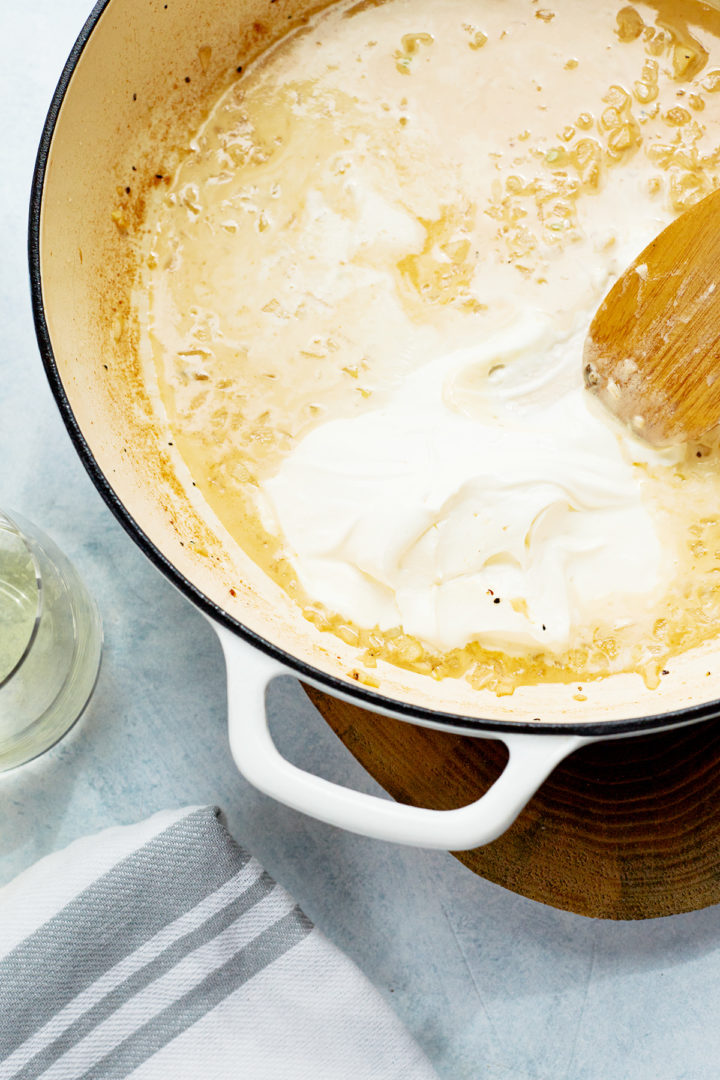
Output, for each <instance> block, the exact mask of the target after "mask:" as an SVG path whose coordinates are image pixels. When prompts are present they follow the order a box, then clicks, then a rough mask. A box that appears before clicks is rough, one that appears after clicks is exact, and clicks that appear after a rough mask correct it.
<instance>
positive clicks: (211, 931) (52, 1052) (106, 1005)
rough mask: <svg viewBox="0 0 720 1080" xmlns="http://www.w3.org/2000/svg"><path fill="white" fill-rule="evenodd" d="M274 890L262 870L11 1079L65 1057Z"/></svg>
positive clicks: (25, 1079) (24, 1079)
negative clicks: (93, 1031) (222, 905)
mask: <svg viewBox="0 0 720 1080" xmlns="http://www.w3.org/2000/svg"><path fill="white" fill-rule="evenodd" d="M274 888H275V882H274V881H273V879H272V878H271V877H270V875H269V874H268V873H267V872H265V871H263V872H262V873H261V874H260V875H259V876H258V877H257V878H256V880H255V881H254V882H253V883H252V884H251V885H250V886H249V887H248V888H247V889H246V890H245V891H244V892H243V893H241V894H240V896H238V897H235V898H233V900H232V901H231V902H230V903H229V904H227V905H226V906H225V907H224V908H221V910H220V911H218V912H216V914H215V915H212V916H211V917H210V918H209V919H207V921H206V922H204V923H203V924H202V926H199V927H197V928H196V929H195V930H192V931H190V932H189V933H187V934H185V936H184V937H182V938H179V939H178V940H177V941H176V942H174V943H173V944H172V945H171V946H170V947H169V948H167V949H166V950H165V951H164V952H163V953H161V954H160V956H158V957H156V958H155V959H154V960H151V961H150V963H148V964H146V965H145V966H144V967H143V968H141V969H140V970H139V971H136V972H135V974H134V975H132V976H130V978H129V979H126V980H125V982H123V983H122V984H121V985H120V986H118V987H116V988H115V989H114V990H112V991H111V992H110V993H109V994H106V995H105V997H104V998H102V1000H101V1001H99V1002H98V1003H97V1005H95V1006H93V1008H91V1009H88V1011H87V1012H86V1013H84V1014H83V1015H82V1016H80V1017H78V1019H77V1020H76V1021H75V1023H74V1024H71V1025H70V1027H68V1028H66V1029H65V1031H63V1032H62V1033H61V1034H60V1035H58V1037H57V1038H56V1039H54V1040H53V1042H52V1043H50V1044H49V1045H48V1046H46V1047H45V1048H44V1049H43V1050H42V1051H40V1052H39V1053H38V1054H36V1055H35V1057H34V1058H32V1060H31V1061H29V1062H28V1063H27V1065H26V1066H25V1068H24V1069H21V1070H20V1071H19V1072H17V1073H13V1080H34V1078H35V1077H38V1076H40V1075H41V1074H42V1073H43V1072H45V1070H46V1069H49V1068H50V1066H51V1065H52V1064H53V1063H54V1062H55V1061H57V1059H58V1058H59V1057H61V1056H62V1055H63V1054H66V1053H67V1052H68V1050H70V1049H71V1048H72V1047H73V1046H75V1044H76V1043H78V1042H80V1040H81V1039H84V1038H85V1036H86V1035H88V1034H89V1033H90V1032H91V1031H92V1030H93V1029H94V1028H96V1027H97V1026H98V1024H101V1023H102V1022H103V1021H104V1020H106V1019H107V1018H108V1016H110V1015H111V1014H112V1013H114V1012H115V1011H116V1010H117V1009H119V1008H120V1007H121V1006H122V1005H124V1003H125V1002H126V1001H128V1000H129V999H130V998H131V997H134V996H135V994H137V993H139V992H140V991H141V990H143V989H144V988H145V987H146V986H148V985H149V984H150V983H151V982H154V980H155V979H158V978H159V977H160V976H161V975H164V974H165V972H166V971H168V970H169V969H170V968H172V967H174V966H175V965H176V964H177V963H179V961H180V960H182V959H183V958H184V957H185V956H187V955H188V953H190V952H192V951H193V950H194V949H197V948H199V947H200V946H201V945H204V944H205V943H206V942H207V941H210V940H211V939H212V938H214V937H217V935H218V934H220V933H222V931H223V930H226V929H227V928H228V927H229V926H231V925H232V923H234V922H236V921H237V920H238V919H239V918H240V917H241V916H242V915H244V914H245V913H246V912H247V911H249V910H250V908H252V907H254V906H255V904H257V903H259V902H260V900H262V899H263V898H264V897H265V896H268V895H269V894H270V893H271V892H272V890H273V889H274Z"/></svg>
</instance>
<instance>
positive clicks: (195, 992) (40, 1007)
mask: <svg viewBox="0 0 720 1080" xmlns="http://www.w3.org/2000/svg"><path fill="white" fill-rule="evenodd" d="M127 1076H132V1077H136V1078H138V1080H150V1078H152V1080H164V1078H167V1080H179V1078H183V1077H187V1078H192V1080H215V1078H217V1080H220V1078H223V1080H225V1078H228V1080H229V1078H232V1080H240V1078H246V1077H247V1078H248V1080H325V1078H327V1080H345V1078H348V1080H366V1078H367V1080H426V1078H427V1080H430V1078H432V1077H434V1076H435V1073H434V1072H433V1070H432V1068H431V1067H430V1065H429V1063H428V1061H427V1059H426V1058H425V1056H424V1055H423V1054H422V1053H421V1051H420V1050H419V1048H418V1047H417V1046H416V1044H415V1043H414V1042H413V1041H412V1039H411V1038H410V1036H409V1035H408V1033H407V1031H406V1030H405V1029H404V1028H403V1026H402V1025H401V1024H400V1022H399V1020H398V1019H397V1018H396V1017H395V1015H394V1014H393V1013H392V1011H391V1010H390V1009H389V1008H388V1007H387V1005H386V1004H385V1002H384V1001H383V999H382V997H381V996H380V994H379V993H378V992H377V991H376V990H375V989H374V988H373V987H372V986H371V984H370V983H369V982H368V980H367V979H366V978H365V976H364V975H362V974H361V972H360V971H359V970H358V969H357V968H356V967H355V966H354V964H352V963H351V962H350V961H349V960H348V959H347V957H345V956H344V955H343V954H342V953H341V952H339V951H338V950H337V949H336V948H335V947H334V946H333V945H331V944H330V942H328V941H327V940H326V939H325V938H324V937H323V936H322V934H321V933H320V932H319V931H318V930H316V929H315V928H314V927H313V925H312V923H311V922H310V921H309V919H308V918H307V916H306V915H304V914H303V912H302V911H301V910H300V908H299V907H298V906H297V905H296V904H295V902H294V901H293V899H292V898H291V897H290V896H288V894H287V893H286V892H285V891H284V890H283V889H282V888H280V886H279V885H277V884H276V883H275V882H274V881H273V879H272V878H271V877H270V876H269V874H267V873H266V872H265V871H264V870H263V868H262V867H261V866H260V865H259V864H258V863H257V861H256V860H255V859H254V858H252V857H251V856H249V855H248V854H247V853H246V852H244V851H243V850H242V849H241V848H239V847H238V846H237V844H236V843H235V842H234V841H233V839H232V837H230V836H229V834H228V833H227V831H226V829H225V828H224V826H223V824H222V822H221V820H220V812H219V811H218V810H217V809H216V808H214V807H201V808H191V809H185V810H179V811H173V812H163V813H160V814H156V815H155V816H154V817H152V818H150V819H149V820H148V821H145V822H142V823H141V824H139V825H135V826H130V827H126V828H116V829H108V830H106V831H105V832H102V833H100V834H99V835H97V836H94V837H89V838H87V839H83V840H78V841H76V842H75V843H74V844H71V845H70V847H68V848H66V849H65V851H61V852H58V853H56V854H54V855H50V856H48V857H47V858H45V859H42V860H41V861H40V862H39V863H37V865H36V866H34V867H31V869H30V870H28V871H26V872H25V873H24V874H21V875H20V877H19V878H17V879H16V880H15V881H14V882H12V883H11V884H10V885H8V886H6V887H5V888H4V889H0V1080H10V1078H13V1080H31V1078H33V1077H43V1080H75V1078H78V1080H79V1078H80V1077H82V1078H83V1080H115V1078H119V1077H127Z"/></svg>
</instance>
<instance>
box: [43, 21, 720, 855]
mask: <svg viewBox="0 0 720 1080" xmlns="http://www.w3.org/2000/svg"><path fill="white" fill-rule="evenodd" d="M314 2H315V0H311V2H308V0H237V2H232V0H230V2H228V0H203V3H202V4H198V3H197V2H196V0H168V2H167V3H165V2H163V0H101V2H100V3H98V4H97V6H96V7H95V9H94V10H93V12H92V13H91V15H90V17H89V19H88V21H87V23H86V25H85V27H84V28H83V30H82V32H81V34H80V36H79V38H78V40H77V43H76V44H75V47H74V48H73V50H72V53H71V54H70V57H69V59H68V61H67V64H66V67H65V69H64V71H63V74H62V77H61V79H60V83H59V85H58V88H57V91H56V93H55V96H54V98H53V101H52V105H51V108H50V111H49V115H48V118H47V122H46V125H45V129H44V131H43V135H42V141H41V144H40V149H39V153H38V159H37V167H36V172H35V178H34V184H33V191H32V202H31V213H30V272H31V281H32V295H33V304H34V314H35V322H36V328H37V335H38V340H39V343H40V349H41V352H42V356H43V360H44V363H45V367H46V369H47V374H48V377H49V380H50V384H51V386H52V389H53V392H54V394H55V397H56V399H57V402H58V405H59V407H60V410H61V412H62V415H63V417H64V420H65V423H66V425H67V428H68V431H69V433H70V436H71V438H72V440H73V442H74V444H75V447H76V449H77V451H78V453H79V455H80V457H81V458H82V461H83V463H84V464H85V467H86V468H87V470H88V472H89V473H90V476H91V477H92V479H93V481H94V482H95V484H96V486H97V488H98V490H99V491H100V493H101V495H102V496H103V498H104V499H105V500H106V502H107V504H108V505H109V507H110V508H111V510H112V511H113V513H114V514H115V515H116V516H117V518H118V519H119V521H120V522H121V524H122V525H123V526H124V527H125V529H126V530H127V531H128V533H129V534H130V535H131V536H132V538H133V539H134V540H135V542H136V543H137V544H138V545H139V546H140V548H141V549H142V550H143V551H144V552H145V554H146V555H147V556H148V557H149V558H150V559H151V560H152V561H153V562H154V563H155V564H156V566H158V567H159V568H160V570H162V572H163V573H164V574H165V575H166V576H167V577H168V578H169V579H170V581H172V582H173V583H174V584H175V585H176V586H177V587H178V588H179V589H180V590H181V591H182V592H183V593H185V595H186V596H187V597H188V598H189V599H190V600H191V601H192V602H193V603H194V604H195V605H196V606H197V607H198V608H199V609H200V610H201V611H203V612H204V613H205V615H207V617H208V618H209V619H210V620H211V622H212V623H213V625H214V627H215V629H216V630H217V633H218V636H219V638H220V641H221V643H222V646H223V649H224V652H225V657H226V661H227V672H228V698H229V714H230V741H231V746H232V752H233V755H234V757H235V760H236V762H237V765H238V767H239V769H240V770H241V772H242V773H243V774H244V775H245V776H246V777H247V779H248V780H249V781H250V782H251V783H253V784H255V785H256V786H257V787H258V788H260V789H261V790H263V791H265V792H266V793H268V794H270V795H272V796H274V797H275V798H277V799H279V800H281V801H282V802H284V803H286V804H287V805H289V806H292V807H294V808H295V809H297V810H301V811H304V812H305V813H307V814H311V815H313V816H314V817H317V818H320V819H321V820H324V821H327V822H330V823H332V824H335V825H339V826H343V827H344V828H347V829H351V830H354V831H356V832H359V833H363V834H365V835H368V836H374V837H379V838H382V839H385V840H393V841H398V842H402V843H408V844H417V845H421V846H426V847H436V848H445V849H453V850H460V849H465V848H471V847H475V846H478V845H480V844H484V843H487V842H489V841H490V840H492V839H494V838H495V837H496V836H498V835H499V834H500V833H501V832H502V831H503V830H504V829H506V828H507V827H508V825H509V824H510V823H511V822H512V821H513V820H514V818H515V817H516V816H517V814H518V813H519V811H520V810H521V809H522V807H523V806H524V805H525V803H526V802H527V801H528V799H529V798H530V797H531V796H532V794H533V793H534V792H535V791H536V790H537V788H538V787H539V785H540V784H541V783H542V782H543V780H544V779H545V778H546V777H547V775H548V774H549V773H550V772H551V771H552V769H553V768H554V766H555V765H556V764H557V763H558V762H559V761H560V760H562V759H563V758H564V757H565V756H567V755H568V754H570V753H572V752H573V751H574V750H575V749H576V748H578V747H579V746H581V745H584V744H586V743H587V742H591V741H593V740H599V739H611V738H614V739H619V738H627V737H630V736H633V735H638V734H641V733H647V732H649V731H653V730H661V729H664V728H669V727H672V726H675V725H681V724H690V723H694V722H697V721H700V720H705V719H708V718H710V717H713V716H715V715H717V714H718V711H719V704H720V703H719V702H718V700H717V698H718V696H720V654H719V652H718V647H717V645H716V644H714V643H710V644H708V645H707V646H705V647H703V648H701V649H697V650H695V651H693V652H688V653H686V654H685V655H682V656H679V657H678V658H677V659H675V661H674V662H673V665H672V678H671V679H665V680H663V681H662V683H661V685H660V687H659V688H658V689H656V690H652V691H650V690H648V689H646V687H645V686H644V684H643V683H642V681H641V679H640V678H639V676H637V675H616V676H611V677H608V678H605V679H601V680H598V681H595V682H592V681H591V682H587V683H585V684H584V689H585V693H586V696H587V700H586V701H585V702H582V703H579V702H577V701H575V700H574V699H573V694H574V693H576V687H575V686H574V685H565V684H543V685H539V686H536V687H521V688H519V689H518V690H516V692H515V693H514V694H513V695H512V696H510V697H502V698H501V697H497V696H495V695H494V694H493V693H491V692H488V691H477V690H473V689H472V688H471V687H470V686H469V685H468V684H467V683H465V682H464V681H463V680H459V679H458V680H455V679H445V680H444V681H440V682H436V681H435V680H433V679H431V678H428V677H426V676H420V675H414V674H411V673H408V672H404V671H401V670H400V669H391V668H390V667H387V668H385V669H384V670H383V673H382V681H381V685H380V687H379V689H378V690H377V691H374V690H371V689H369V688H367V687H365V686H363V685H361V684H359V683H357V682H356V681H354V680H353V679H352V678H351V677H350V675H349V672H351V671H352V669H353V668H354V667H355V666H356V665H357V658H356V656H355V655H354V653H353V650H352V648H350V647H349V646H345V645H343V644H342V642H340V641H339V640H337V639H335V638H334V637H333V636H331V635H328V634H325V635H323V634H321V633H320V632H319V631H317V630H316V629H315V628H314V627H313V626H312V625H311V624H310V623H308V622H307V621H306V620H305V619H304V618H302V616H301V615H300V614H299V612H298V611H297V610H296V609H295V608H294V607H293V605H292V603H291V602H290V600H289V599H288V597H287V596H286V594H285V593H284V592H282V591H281V590H280V588H279V587H277V586H276V585H275V584H274V583H273V582H272V581H270V580H269V579H268V578H267V577H266V576H265V575H264V574H263V573H262V572H261V571H260V570H259V568H258V567H257V566H256V565H255V564H254V563H253V562H252V561H251V560H250V559H249V558H248V556H247V555H245V553H244V552H243V551H242V550H241V549H240V548H239V547H238V545H237V544H236V543H235V542H234V541H233V540H232V538H231V537H230V536H229V535H228V533H227V532H226V531H225V530H224V528H223V526H222V525H221V523H220V522H219V521H218V520H217V519H216V518H215V517H214V516H213V514H212V513H211V511H210V510H209V508H208V507H207V505H205V504H204V503H203V501H202V500H201V498H199V497H198V496H197V493H196V489H193V487H192V485H190V484H188V482H187V481H185V480H184V478H183V471H182V467H181V465H180V463H179V462H178V460H177V459H176V458H175V457H174V456H173V454H174V448H173V447H172V446H170V445H168V444H169V443H171V442H172V438H171V436H170V433H169V431H168V430H167V428H166V426H165V422H164V420H163V419H161V418H158V416H157V414H156V412H155V411H154V410H153V408H152V405H151V402H150V400H149V398H148V395H147V390H146V388H145V387H144V386H143V382H142V380H141V378H140V361H139V349H140V347H141V346H140V343H139V342H138V340H137V334H136V332H135V329H134V327H133V322H132V318H131V315H130V310H129V304H128V281H130V280H131V279H132V275H133V272H134V258H135V244H134V235H135V230H136V228H137V227H140V226H141V223H142V215H143V206H144V204H145V201H146V199H147V198H148V196H149V195H150V193H151V192H152V190H153V189H154V188H155V187H156V186H157V185H162V184H163V183H165V178H166V177H167V176H168V175H169V174H170V173H171V171H172V170H173V168H174V165H175V163H176V161H177V153H178V151H177V147H178V146H179V145H180V139H181V134H182V132H183V130H187V128H188V125H190V124H192V123H194V122H198V121H199V120H200V118H201V117H202V112H203V108H204V103H205V102H207V98H208V95H211V94H213V93H215V92H217V91H219V90H220V89H221V88H222V86H224V85H226V84H227V83H228V82H229V80H230V79H231V77H233V75H234V74H235V73H236V70H237V69H238V68H241V67H242V66H243V65H245V64H247V63H248V62H249V61H250V60H251V59H252V57H253V56H254V55H256V54H257V52H258V50H260V49H261V48H262V47H263V44H264V43H266V42H268V41H270V40H272V39H273V38H274V37H276V36H277V35H278V34H279V33H280V32H283V31H286V30H288V29H292V28H293V27H294V26H296V25H298V24H299V23H300V22H301V21H302V18H303V14H304V12H305V13H307V12H309V11H310V10H311V7H312V5H313V4H314ZM288 672H290V673H292V674H295V675H297V676H299V677H300V678H302V679H303V680H304V681H305V682H307V683H311V684H313V685H314V686H316V687H319V688H320V689H322V690H324V691H326V692H328V693H330V694H334V695H336V696H338V697H342V698H345V699H346V700H348V701H350V702H353V703H355V704H359V705H364V706H367V707H370V708H372V709H373V710H374V711H375V712H378V713H381V714H387V715H389V716H394V717H398V718H400V719H402V720H405V721H408V722H409V723H414V724H421V725H426V726H429V727H433V728H438V729H443V730H447V731H453V732H460V733H463V734H465V735H476V736H483V737H489V738H495V739H500V740H502V741H503V742H504V743H506V745H507V746H508V748H509V752H510V756H509V761H508V764H507V766H506V768H505V771H504V772H503V773H502V775H501V776H500V778H499V780H498V781H497V782H496V783H495V784H494V786H493V787H492V788H491V789H490V790H489V791H488V792H487V794H486V795H484V796H483V798H481V799H480V800H479V801H477V802H475V803H473V804H471V805H469V806H466V807H463V808H461V809H458V810H451V811H434V810H427V809H421V808H416V807H410V806H403V805H399V804H397V803H393V802H390V801H388V800H385V799H378V798H374V797H372V796H369V795H364V794H359V793H357V792H354V791H349V790H346V789H344V788H341V787H339V786H337V785H335V784H332V783H329V782H327V781H325V780H322V779H319V778H318V777H315V776H312V775H310V774H308V773H305V772H303V771H302V770H300V769H298V768H296V767H295V766H293V765H291V764H290V763H289V762H287V761H286V760H285V759H284V758H283V757H281V755H280V754H279V753H278V751H277V750H276V748H275V746H274V744H273V742H272V740H271V738H270V735H269V732H268V728H267V723H266V719H265V708H264V694H265V689H266V686H267V684H268V682H269V680H271V679H272V678H273V677H274V676H276V675H277V674H279V673H288ZM708 672H709V673H710V674H709V675H708V674H707V673H708ZM378 722H381V720H379V721H378Z"/></svg>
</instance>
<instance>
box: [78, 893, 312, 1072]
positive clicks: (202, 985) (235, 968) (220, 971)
mask: <svg viewBox="0 0 720 1080" xmlns="http://www.w3.org/2000/svg"><path fill="white" fill-rule="evenodd" d="M312 929H313V924H312V923H311V922H310V920H309V919H308V917H307V915H305V914H304V912H302V911H301V910H300V908H299V907H295V908H293V910H292V911H289V912H288V913H287V915H284V916H283V917H282V918H281V919H279V920H278V921H277V922H276V923H273V925H272V926H269V927H268V928H267V929H266V930H263V932H262V933H261V934H258V936H257V937H256V938H255V939H254V940H253V941H251V942H250V943H249V944H248V945H246V946H244V948H242V949H240V950H239V952H237V953H235V955H234V956H232V957H231V958H230V959H229V960H228V961H227V962H226V963H225V964H223V965H222V967H219V968H217V969H216V970H215V971H213V972H211V973H210V974H209V975H208V976H206V977H205V978H204V979H203V980H202V982H199V983H197V985H195V986H194V987H193V988H192V990H189V991H188V992H187V994H185V995H184V996H183V997H181V998H179V999H178V1000H177V1001H175V1002H173V1004H172V1005H169V1006H168V1007H167V1009H165V1010H163V1012H161V1013H158V1015H157V1016H154V1017H153V1019H152V1020H149V1021H148V1023H147V1024H145V1025H144V1026H143V1027H141V1028H138V1029H137V1030H136V1031H135V1032H133V1034H132V1035H129V1036H128V1037H127V1038H126V1039H124V1040H123V1042H121V1043H119V1045H118V1046H116V1047H115V1048H114V1049H113V1050H111V1051H110V1053H108V1054H106V1055H105V1057H104V1058H102V1059H101V1060H100V1061H96V1062H95V1064H94V1065H93V1066H91V1068H90V1069H88V1070H87V1072H84V1073H83V1074H82V1076H81V1077H73V1078H72V1080H122V1078H123V1077H125V1076H127V1075H128V1074H129V1073H131V1072H132V1071H133V1070H134V1069H137V1068H138V1067H139V1066H140V1065H142V1064H143V1062H144V1061H147V1059H148V1058H150V1057H152V1056H153V1054H156V1053H157V1052H158V1051H159V1050H162V1048H163V1047H164V1046H166V1045H167V1043H169V1042H171V1040H172V1039H175V1038H177V1036H178V1035H181V1034H182V1033H183V1032H184V1031H186V1030H187V1029H188V1028H189V1027H191V1026H192V1025H193V1024H195V1023H197V1021H198V1020H201V1019H202V1017H203V1016H205V1015H206V1014H207V1013H209V1012H211V1011H212V1010H213V1009H214V1008H215V1007H216V1006H217V1005H219V1004H220V1002H221V1001H224V1000H225V998H226V997H229V996H230V994H232V993H233V991H235V990H237V989H238V987H240V986H242V985H243V983H246V982H248V981H249V980H250V979H252V977H253V976H254V975H257V974H258V972H260V971H262V970H263V968H266V967H267V966H268V965H269V964H272V963H273V961H275V960H278V959H279V958H280V957H281V956H283V955H284V954H285V953H286V952H289V951H290V949H292V948H294V946H295V945H298V944H299V943H300V942H301V941H302V940H303V938H305V937H307V935H308V934H309V933H310V931H311V930H312Z"/></svg>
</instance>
